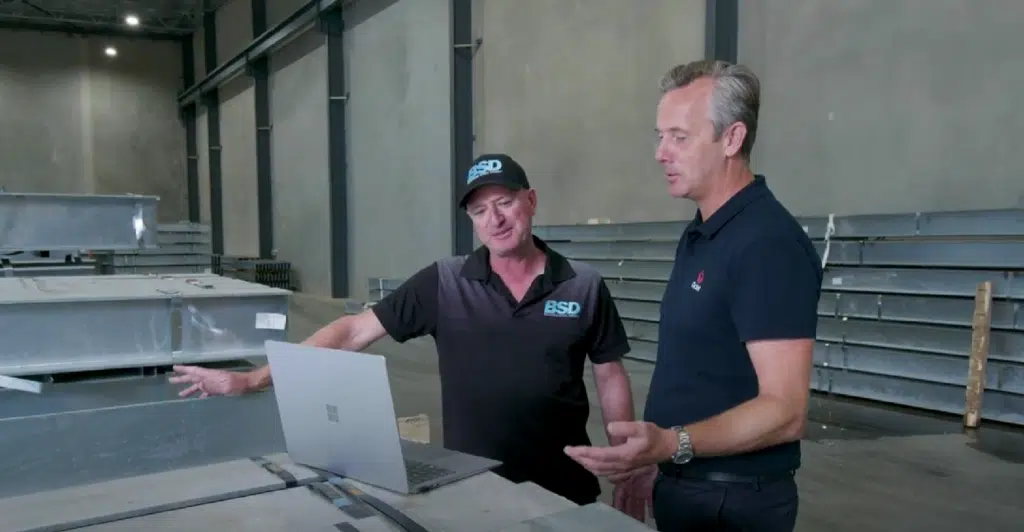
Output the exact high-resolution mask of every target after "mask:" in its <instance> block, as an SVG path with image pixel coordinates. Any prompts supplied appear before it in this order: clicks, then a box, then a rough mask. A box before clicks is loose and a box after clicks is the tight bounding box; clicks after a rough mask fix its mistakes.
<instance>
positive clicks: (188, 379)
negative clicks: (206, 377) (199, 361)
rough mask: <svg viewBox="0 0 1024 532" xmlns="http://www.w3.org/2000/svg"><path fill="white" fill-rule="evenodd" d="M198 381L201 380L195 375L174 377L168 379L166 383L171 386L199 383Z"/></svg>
mask: <svg viewBox="0 0 1024 532" xmlns="http://www.w3.org/2000/svg"><path fill="white" fill-rule="evenodd" d="M200 380H202V379H200V378H199V377H197V376H195V375H174V376H172V377H169V378H168V379H167V382H169V383H171V384H185V383H187V382H199V381H200Z"/></svg>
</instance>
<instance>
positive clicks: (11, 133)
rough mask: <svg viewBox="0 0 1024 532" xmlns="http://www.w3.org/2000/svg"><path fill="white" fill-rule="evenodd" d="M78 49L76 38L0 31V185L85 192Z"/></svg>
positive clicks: (83, 77) (84, 109) (82, 74)
mask: <svg viewBox="0 0 1024 532" xmlns="http://www.w3.org/2000/svg"><path fill="white" fill-rule="evenodd" d="M86 53H87V52H86V50H85V49H84V47H83V45H82V42H81V41H79V40H73V39H67V38H63V39H62V38H55V37H53V36H45V35H40V34H38V33H29V32H8V31H0V119H2V121H3V127H2V128H0V186H2V187H6V189H7V190H8V191H10V192H71V193H87V192H89V191H90V190H91V189H92V182H91V176H89V175H88V173H89V171H88V169H89V165H88V164H87V159H86V157H87V155H86V154H87V153H89V152H90V151H91V150H90V147H91V145H92V141H91V140H90V139H89V138H88V135H89V132H90V130H91V127H90V126H89V119H88V110H89V106H88V104H87V102H88V72H87V71H86V70H85V69H84V68H82V63H83V62H84V60H85V54H86ZM83 99H85V102H86V105H83V101H82V100H83Z"/></svg>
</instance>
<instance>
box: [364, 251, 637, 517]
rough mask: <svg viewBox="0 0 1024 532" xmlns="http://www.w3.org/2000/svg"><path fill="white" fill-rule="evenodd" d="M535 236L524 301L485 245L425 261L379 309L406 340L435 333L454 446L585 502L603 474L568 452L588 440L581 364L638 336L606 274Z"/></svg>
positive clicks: (624, 347)
mask: <svg viewBox="0 0 1024 532" xmlns="http://www.w3.org/2000/svg"><path fill="white" fill-rule="evenodd" d="M534 242H535V243H536V244H537V246H538V247H540V249H542V250H543V251H544V252H545V253H546V255H547V264H546V267H545V269H544V273H543V274H541V275H540V276H538V277H537V278H536V279H535V280H534V282H533V284H532V285H531V286H530V288H529V289H528V290H527V293H526V295H525V296H524V297H523V298H522V299H521V300H519V301H516V299H515V298H514V297H513V296H512V293H511V292H510V291H509V289H508V287H507V286H505V283H504V282H502V280H501V278H500V277H499V276H498V275H497V274H495V273H494V271H492V270H491V267H490V262H489V256H488V251H487V248H484V247H481V248H479V249H478V250H476V251H475V252H474V253H471V254H469V255H466V256H457V257H451V258H446V259H443V260H440V261H437V262H435V263H433V264H431V265H430V266H428V267H426V268H423V269H422V270H420V271H419V272H417V273H416V274H415V275H413V276H412V277H411V278H409V279H408V280H407V281H406V282H405V283H403V284H402V285H401V286H400V287H399V288H398V289H397V290H395V291H394V292H392V293H391V294H388V296H387V297H385V298H384V299H383V300H381V301H380V302H379V303H377V304H376V305H374V307H373V311H374V313H375V314H376V315H377V317H378V318H379V319H380V322H381V324H382V325H383V326H384V329H385V330H386V331H387V332H388V335H390V336H391V337H392V338H393V339H395V340H396V341H398V342H405V341H406V340H408V339H410V338H414V337H417V336H424V335H430V336H433V337H434V340H435V342H436V344H437V354H438V365H439V369H440V374H441V406H442V426H443V429H444V446H445V447H447V448H449V449H454V450H457V451H463V452H467V453H471V454H475V455H478V456H485V457H488V458H492V459H495V460H501V461H502V462H503V465H502V466H501V467H500V468H498V469H497V470H496V473H498V474H500V475H502V476H504V477H505V478H507V479H509V480H511V481H513V482H523V481H530V482H534V483H536V484H538V485H540V486H541V487H544V488H546V489H548V490H550V491H552V492H554V493H557V494H559V495H562V496H563V497H566V498H567V499H569V500H572V501H573V502H576V503H579V504H585V503H588V502H593V501H594V500H595V499H596V498H597V496H598V494H599V493H600V486H599V484H598V481H597V478H596V477H595V476H594V475H592V474H591V473H590V472H588V471H587V470H586V469H584V468H583V467H582V466H580V465H579V464H578V463H576V462H575V461H574V460H572V459H571V458H569V457H568V456H567V455H566V454H565V453H564V452H563V449H564V448H565V446H567V445H590V439H589V437H588V435H587V419H588V417H589V415H590V404H589V400H588V397H587V391H586V384H585V382H584V379H583V369H584V368H583V366H584V364H585V362H586V361H587V360H590V361H591V362H593V363H595V364H602V363H607V362H614V361H617V360H619V359H621V358H622V355H624V354H626V353H627V352H628V351H629V341H628V337H627V335H626V330H625V327H624V326H623V324H622V320H621V319H620V317H619V313H618V310H617V309H616V306H615V302H614V301H613V300H612V297H611V293H610V292H609V291H608V287H607V286H606V285H605V282H604V280H603V279H602V277H601V274H600V272H598V271H597V270H596V269H594V268H593V267H591V266H589V265H587V264H585V263H582V262H577V261H572V260H568V259H566V258H565V257H564V256H562V255H561V254H559V253H557V252H555V251H554V250H551V249H550V248H549V247H548V246H547V245H546V244H545V243H544V242H543V241H542V240H540V239H539V238H534Z"/></svg>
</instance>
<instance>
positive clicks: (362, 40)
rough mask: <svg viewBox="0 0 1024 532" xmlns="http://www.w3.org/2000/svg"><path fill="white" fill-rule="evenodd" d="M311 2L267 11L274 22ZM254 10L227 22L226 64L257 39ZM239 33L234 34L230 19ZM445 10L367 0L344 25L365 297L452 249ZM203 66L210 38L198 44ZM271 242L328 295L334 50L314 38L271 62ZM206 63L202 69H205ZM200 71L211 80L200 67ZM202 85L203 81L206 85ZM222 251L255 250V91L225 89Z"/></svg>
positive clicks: (239, 83) (205, 204)
mask: <svg viewBox="0 0 1024 532" xmlns="http://www.w3.org/2000/svg"><path fill="white" fill-rule="evenodd" d="M303 3H304V2H302V1H300V0H290V1H288V2H284V1H282V2H277V1H275V2H271V3H270V5H269V8H270V9H269V13H268V17H269V19H270V20H269V23H270V24H271V25H273V24H276V23H277V22H279V21H280V20H282V19H284V18H285V17H286V16H288V15H290V14H291V13H293V12H294V11H295V10H296V9H298V8H299V7H300V6H301V5H302V4H303ZM249 9H250V2H249V0H236V1H235V2H233V3H231V4H228V5H227V6H225V7H224V8H222V9H221V11H219V12H218V14H217V19H218V37H217V45H218V53H219V54H220V57H219V61H218V63H219V62H223V61H224V60H226V59H228V58H229V57H230V55H228V53H229V52H231V51H234V52H237V50H240V49H241V48H242V47H244V45H245V44H247V43H248V42H249V41H250V40H251V36H250V35H249V34H248V33H246V32H241V31H239V30H238V28H239V27H240V26H245V27H246V28H247V27H248V24H249V23H250V22H249V21H250V18H249V17H251V12H250V11H249ZM228 20H230V21H232V25H229V24H227V23H226V22H221V21H228ZM449 20H450V11H449V2H448V1H447V0H401V1H397V0H378V1H373V0H366V1H363V2H361V3H359V4H358V5H357V6H356V7H355V8H353V9H352V10H350V11H349V12H348V13H347V15H346V32H345V39H344V53H345V70H346V78H347V83H348V92H349V99H348V106H347V109H346V112H347V123H346V126H347V129H348V133H347V137H346V141H347V144H348V154H347V155H348V162H349V167H348V180H349V189H348V194H349V198H350V207H349V209H350V215H349V224H348V227H347V228H342V230H347V231H348V237H349V241H350V245H351V248H350V256H351V258H352V261H351V264H350V267H349V270H350V278H349V283H350V286H351V287H352V289H353V295H354V296H356V297H365V296H366V292H367V289H366V286H367V279H368V278H369V277H372V276H380V275H383V276H395V277H398V276H405V275H408V274H409V273H411V271H410V268H413V267H422V266H425V265H426V264H428V263H429V262H430V261H433V260H435V259H437V258H440V257H443V256H445V255H446V254H448V253H449V251H450V249H451V235H450V233H451V218H450V214H449V205H450V199H449V198H450V196H451V189H450V172H451V170H450V168H451V144H450V142H451V140H450V137H451V135H450V132H449V131H450V122H451V119H450V117H451V101H450V100H451V96H450V86H451V81H450V78H451V71H450V50H451V49H450V46H449V43H450V39H451V29H450V22H449ZM195 40H196V44H197V46H196V53H197V56H198V57H200V58H201V57H202V44H203V43H202V38H201V37H200V36H198V35H197V36H196V37H195ZM270 62H271V81H270V100H271V123H272V128H273V129H272V140H271V143H272V150H271V159H272V165H271V166H272V174H273V177H272V179H273V185H274V241H275V247H276V248H277V250H278V257H279V258H280V259H281V260H287V261H290V262H291V263H292V265H293V268H294V269H295V271H296V274H297V276H298V278H299V282H300V285H301V288H302V289H303V291H306V292H311V293H314V294H328V293H329V292H330V286H331V276H330V260H329V257H330V230H331V227H330V222H329V216H330V211H329V201H328V200H329V188H328V185H329V183H328V169H329V166H328V143H327V140H328V121H327V102H328V95H327V46H326V38H325V36H324V35H323V34H322V33H321V32H320V31H319V29H317V28H311V29H310V30H309V31H307V32H306V33H305V34H303V35H302V36H300V37H299V38H297V39H295V40H293V41H292V42H290V43H288V44H287V45H286V46H285V47H283V48H282V49H280V50H278V51H276V52H275V53H274V54H273V55H272V56H271V60H270ZM202 64H203V63H202V61H199V62H198V63H197V65H202ZM200 71H201V72H202V69H201V68H200ZM200 77H202V74H201V73H200ZM221 102H222V104H221V111H220V112H221V122H220V124H221V138H222V147H223V154H222V162H223V175H224V240H225V249H226V251H227V253H230V254H255V253H256V252H257V251H258V229H257V211H256V175H255V173H256V170H255V130H254V112H253V98H252V89H251V83H250V82H249V81H248V80H241V79H240V80H236V81H233V82H232V83H230V84H228V85H227V86H225V87H224V88H223V89H222V91H221ZM199 127H200V132H199V143H200V180H201V181H202V182H203V185H202V187H201V189H202V190H203V194H202V202H201V205H202V209H203V211H204V213H203V219H204V220H208V219H209V192H208V188H209V184H208V183H209V173H208V162H207V161H208V159H207V149H206V130H205V128H206V118H205V113H203V114H201V116H200V120H199Z"/></svg>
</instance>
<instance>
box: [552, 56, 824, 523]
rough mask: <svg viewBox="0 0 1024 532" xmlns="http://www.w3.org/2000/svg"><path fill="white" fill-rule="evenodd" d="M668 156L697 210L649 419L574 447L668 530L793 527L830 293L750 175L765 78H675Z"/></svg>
mask: <svg viewBox="0 0 1024 532" xmlns="http://www.w3.org/2000/svg"><path fill="white" fill-rule="evenodd" d="M661 92H662V95H661V98H660V101H659V103H658V110H657V132H658V137H659V142H658V147H657V150H656V155H655V156H656V158H657V160H658V162H659V163H660V164H661V167H662V169H663V171H664V176H665V180H666V182H667V184H668V192H669V194H671V195H672V196H674V197H678V198H686V199H689V200H691V201H693V202H695V203H696V204H697V208H698V211H697V213H696V215H695V216H694V219H693V221H692V222H691V223H690V224H689V225H688V226H687V227H686V230H685V231H684V232H683V235H682V237H681V238H680V241H679V246H678V248H677V250H676V260H675V264H674V266H673V270H672V274H671V277H670V279H669V282H668V287H667V288H666V290H665V294H664V299H663V301H662V305H661V321H660V326H659V331H658V355H657V362H656V365H655V368H654V375H653V377H652V379H651V386H650V393H649V395H648V397H647V405H646V411H645V414H644V421H642V422H625V423H613V424H611V426H610V427H609V428H608V430H609V434H613V435H615V436H616V437H618V438H621V439H625V443H622V444H619V445H615V446H611V447H605V448H597V447H569V448H567V449H566V453H567V454H569V455H570V456H572V457H573V458H574V459H576V460H577V461H578V462H579V463H581V464H583V466H585V467H586V468H587V469H589V470H591V471H593V472H594V473H595V474H597V475H601V476H607V477H609V478H610V479H611V480H612V481H613V482H616V483H620V484H621V483H629V484H627V485H631V486H632V488H633V489H634V490H635V491H636V492H637V493H640V494H642V495H643V496H644V497H649V498H650V501H651V502H652V506H653V514H654V519H655V521H656V522H657V526H658V530H745V531H764V532H769V531H791V530H793V528H794V527H795V523H796V516H797V508H798V494H797V486H796V481H795V478H794V477H795V474H796V470H797V468H799V466H800V438H801V437H802V435H803V431H804V424H805V420H806V411H807V403H808V396H809V391H810V372H811V367H812V357H813V348H814V338H815V333H816V328H817V304H818V297H819V294H820V290H821V277H822V272H821V263H820V259H819V257H818V254H817V252H816V251H815V249H814V247H813V245H812V244H811V241H810V239H809V238H808V236H807V234H806V233H805V232H804V230H803V228H802V227H801V226H800V224H799V223H798V222H797V221H796V219H795V218H794V217H793V216H792V215H791V214H790V213H789V212H788V211H787V210H786V209H785V208H784V207H783V206H782V205H781V204H780V203H779V201H778V200H777V199H776V198H775V196H774V195H773V194H772V192H771V191H770V190H769V189H768V186H767V184H766V182H765V178H764V176H761V175H755V174H754V173H753V172H752V170H751V168H750V154H751V150H752V148H753V145H754V137H755V133H756V131H757V119H758V110H759V107H760V84H759V81H758V79H757V77H756V76H755V75H754V74H753V73H752V72H751V71H750V70H749V69H747V68H746V67H743V66H739V65H733V64H729V63H726V62H722V61H697V62H693V63H690V64H686V65H680V66H677V67H675V68H673V69H671V70H670V71H669V72H668V73H667V74H666V75H665V77H664V78H663V80H662V82H661Z"/></svg>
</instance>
